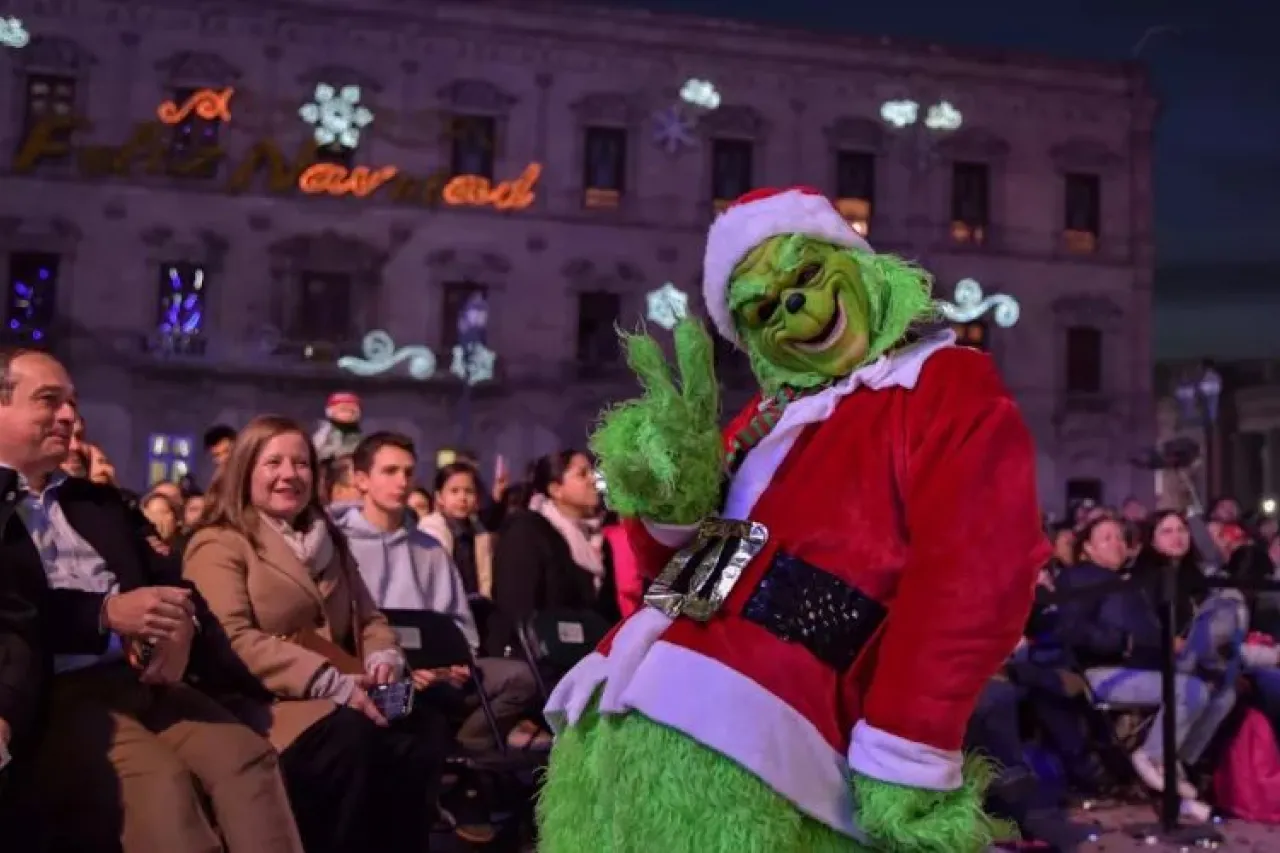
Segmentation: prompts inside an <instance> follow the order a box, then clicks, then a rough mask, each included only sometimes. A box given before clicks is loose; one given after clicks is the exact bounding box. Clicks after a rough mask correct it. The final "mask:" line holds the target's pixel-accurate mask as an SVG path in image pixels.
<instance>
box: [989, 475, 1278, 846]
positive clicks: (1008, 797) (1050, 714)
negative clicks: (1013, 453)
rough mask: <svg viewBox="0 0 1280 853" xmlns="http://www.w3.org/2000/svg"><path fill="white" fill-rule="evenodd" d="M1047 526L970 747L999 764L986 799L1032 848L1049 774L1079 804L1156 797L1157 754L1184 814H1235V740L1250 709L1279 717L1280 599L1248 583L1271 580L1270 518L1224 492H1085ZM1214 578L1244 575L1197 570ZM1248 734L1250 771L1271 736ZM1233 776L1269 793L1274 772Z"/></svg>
mask: <svg viewBox="0 0 1280 853" xmlns="http://www.w3.org/2000/svg"><path fill="white" fill-rule="evenodd" d="M1047 532H1048V535H1049V537H1050V539H1051V541H1052V544H1053V547H1054V558H1053V560H1052V561H1051V562H1050V564H1049V565H1047V566H1046V567H1045V568H1044V570H1043V571H1042V573H1041V576H1040V582H1039V587H1038V589H1037V603H1036V606H1035V609H1034V610H1033V612H1032V615H1031V618H1030V620H1029V622H1028V625H1027V629H1026V632H1025V635H1024V637H1023V639H1022V641H1021V642H1020V643H1019V645H1018V647H1017V649H1016V650H1015V651H1014V653H1013V654H1012V655H1011V657H1010V659H1009V661H1008V663H1007V665H1006V666H1005V667H1004V669H1003V671H1002V672H1001V673H1000V674H999V675H998V676H997V677H996V678H995V679H993V680H992V682H991V683H990V684H989V685H988V688H987V690H986V691H985V693H984V695H983V697H982V699H981V701H980V703H979V706H978V709H977V711H976V712H975V714H974V717H973V720H972V724H971V727H970V741H971V743H970V746H971V747H972V748H974V749H981V750H983V751H986V752H988V753H989V754H991V755H992V756H993V757H995V758H996V759H997V761H998V762H999V763H1000V764H1001V765H1002V767H1003V772H1002V774H1001V775H1000V777H999V779H998V781H997V783H996V785H995V786H994V788H993V791H992V795H993V796H992V799H993V807H994V808H995V809H996V810H997V811H998V812H1002V813H1004V814H1005V816H1006V817H1010V818H1012V819H1014V820H1015V821H1018V822H1019V823H1022V824H1023V826H1024V835H1025V836H1026V837H1027V838H1028V839H1029V840H1028V841H1027V842H1024V844H1025V843H1031V844H1040V843H1043V842H1044V839H1043V838H1040V839H1037V837H1036V836H1037V834H1038V830H1037V824H1036V819H1035V818H1034V817H1032V815H1034V814H1035V813H1037V811H1042V809H1043V807H1044V806H1045V802H1044V798H1043V796H1038V794H1042V793H1043V791H1044V785H1043V783H1044V782H1045V781H1046V779H1049V780H1055V781H1057V782H1059V783H1060V784H1059V785H1058V786H1057V789H1056V790H1057V791H1058V792H1059V793H1060V794H1062V795H1063V796H1064V797H1076V798H1081V799H1084V800H1088V799H1096V798H1098V797H1102V796H1107V795H1113V794H1116V793H1117V792H1119V791H1123V792H1124V793H1125V794H1131V793H1136V792H1135V791H1133V789H1132V787H1131V785H1137V786H1138V787H1139V788H1140V789H1145V790H1146V791H1147V792H1148V793H1158V792H1161V791H1163V789H1164V780H1165V772H1164V765H1165V762H1167V761H1174V762H1176V765H1177V779H1178V780H1179V781H1178V789H1177V792H1178V796H1179V798H1180V800H1181V816H1182V818H1183V819H1184V820H1188V821H1192V822H1206V821H1209V820H1211V819H1212V816H1213V815H1214V813H1215V811H1218V812H1228V813H1229V812H1232V811H1234V810H1235V809H1234V804H1233V802H1232V799H1233V797H1238V796H1239V794H1240V791H1239V785H1240V784H1241V782H1242V780H1241V778H1240V777H1241V773H1240V770H1241V769H1242V768H1241V767H1240V766H1239V761H1240V760H1241V755H1240V753H1239V752H1238V751H1237V752H1235V753H1233V752H1232V744H1233V743H1234V742H1236V740H1237V739H1238V738H1240V737H1241V734H1242V726H1243V723H1244V722H1245V721H1246V720H1247V719H1248V716H1247V715H1254V716H1255V717H1256V719H1258V720H1262V719H1265V720H1267V721H1269V723H1270V726H1268V727H1267V728H1268V729H1272V728H1275V727H1280V670H1277V668H1276V665H1277V661H1278V660H1280V654H1278V653H1277V648H1276V640H1277V638H1280V597H1278V596H1277V594H1276V593H1273V592H1268V591H1262V592H1257V591H1251V590H1247V587H1248V582H1250V581H1260V580H1274V579H1276V578H1277V577H1280V539H1278V538H1277V522H1276V519H1275V518H1274V517H1272V516H1265V515H1258V516H1255V517H1253V518H1248V519H1246V518H1243V517H1242V515H1241V511H1240V506H1239V504H1238V503H1237V502H1236V501H1234V500H1232V499H1229V498H1222V499H1219V500H1217V501H1215V502H1214V503H1213V504H1212V505H1211V506H1210V507H1209V509H1208V512H1207V513H1206V514H1205V515H1204V516H1203V517H1199V516H1196V515H1192V516H1191V517H1188V515H1187V514H1185V513H1184V512H1181V511H1179V510H1176V509H1162V510H1159V511H1154V512H1153V511H1150V510H1149V509H1148V508H1147V507H1146V506H1144V505H1143V504H1142V503H1141V502H1139V501H1137V500H1132V499H1131V500H1128V501H1125V502H1124V504H1123V505H1122V506H1121V507H1119V508H1109V507H1104V506H1099V505H1096V504H1094V503H1091V502H1085V503H1082V504H1081V505H1080V506H1078V507H1075V508H1073V512H1072V514H1071V518H1069V519H1068V520H1066V521H1064V522H1061V523H1056V524H1052V525H1049V526H1048V529H1047ZM1197 543H1199V546H1200V547H1198V546H1197ZM1171 572H1172V573H1176V576H1177V579H1178V583H1177V590H1178V592H1177V594H1176V599H1175V601H1174V606H1175V611H1174V612H1175V614H1176V618H1175V620H1174V630H1175V632H1176V637H1177V639H1176V640H1175V642H1174V647H1173V652H1174V656H1175V667H1176V674H1175V694H1174V702H1173V704H1174V708H1173V714H1174V719H1175V733H1176V734H1175V738H1174V742H1175V746H1176V749H1177V754H1176V755H1175V756H1167V755H1165V754H1164V740H1163V714H1164V713H1166V711H1167V709H1165V708H1163V707H1162V698H1163V697H1162V693H1161V675H1160V669H1161V663H1162V655H1163V654H1164V650H1165V646H1166V644H1165V642H1164V636H1163V629H1162V622H1161V618H1160V612H1159V608H1160V607H1161V601H1162V600H1163V599H1162V592H1161V590H1162V586H1161V582H1162V579H1163V578H1165V577H1166V576H1167V575H1168V574H1169V573H1171ZM1215 576H1216V577H1218V578H1220V579H1222V580H1239V581H1243V582H1245V583H1244V585H1245V586H1246V591H1243V592H1242V591H1239V590H1235V589H1221V588H1210V587H1209V586H1208V585H1207V584H1206V583H1205V578H1208V577H1215ZM1121 579H1124V580H1126V581H1127V582H1125V583H1120V584H1118V585H1117V583H1116V582H1117V581H1120V580H1121ZM1104 585H1105V588H1104ZM1090 587H1099V590H1098V592H1096V593H1094V594H1090V592H1089V591H1088V590H1089V588H1090ZM1163 589H1168V587H1167V586H1165V587H1163ZM1119 712H1123V714H1124V716H1123V718H1122V717H1120V716H1117V714H1118V713H1119ZM1126 729H1128V731H1126ZM1241 743H1244V741H1241ZM1247 743H1248V749H1249V750H1250V751H1251V754H1247V755H1245V756H1244V759H1245V760H1247V762H1249V763H1250V764H1251V766H1252V768H1253V769H1254V770H1256V768H1258V767H1263V766H1280V752H1277V750H1276V747H1275V740H1274V732H1272V731H1270V730H1269V731H1267V732H1266V736H1265V737H1262V738H1257V737H1254V738H1251V739H1249V740H1248V741H1247ZM1264 750H1265V754H1259V753H1260V752H1261V751H1264ZM1117 759H1118V760H1117ZM1230 761H1235V762H1237V764H1236V766H1234V767H1228V766H1226V765H1227V764H1228V762H1230ZM1224 771H1227V772H1228V776H1227V777H1226V778H1227V779H1228V780H1229V781H1232V782H1233V784H1234V787H1232V789H1231V790H1229V791H1228V790H1223V788H1224V786H1223V785H1222V784H1221V783H1222V782H1223V781H1224V775H1223V773H1224ZM1231 774H1234V777H1232V775H1231ZM1244 775H1245V776H1247V778H1245V779H1244V780H1243V784H1245V785H1247V786H1251V787H1253V788H1255V789H1257V790H1255V792H1254V793H1255V794H1257V796H1255V797H1253V798H1252V799H1253V800H1254V801H1257V800H1259V799H1261V800H1264V801H1265V800H1269V801H1270V802H1273V803H1280V776H1270V777H1268V776H1265V775H1260V774H1258V773H1256V772H1252V771H1250V772H1247V773H1245V774H1244ZM1033 780H1034V781H1035V782H1036V783H1037V785H1034V786H1033V785H1031V784H1030V783H1031V782H1032V781H1033ZM1273 814H1280V812H1274V813H1273ZM1247 816H1249V817H1258V816H1259V815H1247ZM1028 823H1029V824H1030V825H1028ZM1039 834H1042V835H1053V833H1052V832H1049V833H1039Z"/></svg>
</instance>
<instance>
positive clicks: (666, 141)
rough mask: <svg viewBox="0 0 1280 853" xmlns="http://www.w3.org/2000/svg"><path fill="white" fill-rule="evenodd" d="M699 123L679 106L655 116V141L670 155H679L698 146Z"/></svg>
mask: <svg viewBox="0 0 1280 853" xmlns="http://www.w3.org/2000/svg"><path fill="white" fill-rule="evenodd" d="M696 132H697V122H696V121H695V120H694V119H693V117H692V116H690V115H688V114H687V113H686V112H685V111H684V110H683V109H681V107H680V105H679V104H672V105H671V106H669V107H667V108H666V109H661V110H658V111H657V112H656V113H654V114H653V141H654V143H655V144H656V145H657V146H658V147H659V148H661V149H662V150H663V151H665V152H667V153H668V154H679V153H680V152H681V151H684V150H685V149H686V148H692V147H694V146H695V145H697V144H698V141H697V137H696Z"/></svg>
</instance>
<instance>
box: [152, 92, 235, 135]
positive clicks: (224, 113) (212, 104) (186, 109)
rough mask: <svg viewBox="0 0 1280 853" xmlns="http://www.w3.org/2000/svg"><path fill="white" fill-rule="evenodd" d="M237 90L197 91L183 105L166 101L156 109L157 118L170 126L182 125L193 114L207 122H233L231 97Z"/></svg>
mask: <svg viewBox="0 0 1280 853" xmlns="http://www.w3.org/2000/svg"><path fill="white" fill-rule="evenodd" d="M235 93H236V90H235V89H234V88H232V87H230V86H228V87H227V88H225V89H197V90H196V91H195V92H193V93H192V94H191V95H190V97H188V98H187V99H186V100H185V101H183V102H182V103H181V104H178V103H175V102H174V101H165V102H164V103H162V104H160V106H159V107H157V108H156V116H157V117H158V118H159V119H160V121H161V122H163V123H164V124H168V125H175V124H182V122H184V121H186V120H187V118H188V117H189V116H191V115H192V114H193V113H194V114H195V116H196V117H197V118H202V119H204V120H205V121H221V122H230V121H231V96H232V95H234V94H235Z"/></svg>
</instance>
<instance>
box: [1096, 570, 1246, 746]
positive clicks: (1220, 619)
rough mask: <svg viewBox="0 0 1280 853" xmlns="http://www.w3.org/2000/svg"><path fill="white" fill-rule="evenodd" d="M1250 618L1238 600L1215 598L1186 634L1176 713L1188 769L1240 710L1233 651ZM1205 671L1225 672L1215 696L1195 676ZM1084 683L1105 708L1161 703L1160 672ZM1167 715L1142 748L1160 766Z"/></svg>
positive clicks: (1108, 674) (1102, 676)
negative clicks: (1107, 704) (1233, 712)
mask: <svg viewBox="0 0 1280 853" xmlns="http://www.w3.org/2000/svg"><path fill="white" fill-rule="evenodd" d="M1247 618H1248V614H1247V611H1246V610H1245V609H1244V607H1243V606H1242V604H1241V601H1240V598H1239V596H1238V595H1232V594H1225V595H1224V594H1215V595H1212V596H1210V597H1209V598H1208V599H1206V600H1205V602H1204V603H1203V604H1202V605H1201V606H1200V609H1199V610H1198V611H1197V612H1196V616H1195V619H1193V620H1192V623H1191V627H1190V629H1188V631H1187V639H1186V643H1185V644H1184V646H1183V649H1182V653H1181V654H1180V655H1179V656H1178V660H1177V662H1176V665H1177V668H1178V672H1177V674H1176V675H1175V680H1174V687H1175V689H1174V708H1173V715H1174V729H1175V731H1176V735H1175V738H1174V742H1175V743H1176V744H1177V747H1178V758H1179V759H1180V760H1181V761H1183V762H1185V763H1187V764H1194V763H1196V762H1197V761H1198V760H1200V756H1201V755H1203V754H1204V751H1205V749H1206V748H1207V747H1208V746H1209V742H1210V741H1212V740H1213V736H1214V733H1216V732H1217V730H1218V727H1219V726H1221V725H1222V723H1223V721H1224V720H1225V719H1226V718H1227V716H1228V715H1229V714H1230V713H1231V708H1232V707H1233V706H1234V705H1235V702H1236V692H1235V680H1236V677H1237V676H1238V675H1239V669H1240V668H1239V659H1238V657H1237V656H1236V654H1235V652H1234V650H1233V649H1234V647H1238V645H1239V643H1240V640H1241V639H1242V638H1243V637H1244V633H1245V631H1246V630H1247V628H1248V625H1247V623H1246V620H1247ZM1224 648H1225V649H1226V653H1225V654H1224V653H1223V650H1224ZM1201 668H1207V669H1213V670H1217V671H1221V672H1222V674H1223V679H1222V680H1223V686H1222V687H1220V688H1218V689H1216V690H1215V689H1214V688H1212V687H1210V685H1209V684H1208V683H1207V682H1205V681H1204V680H1203V679H1201V678H1198V677H1196V676H1195V675H1192V674H1191V673H1193V672H1196V671H1197V670H1199V669H1201ZM1085 678H1086V679H1088V681H1089V686H1090V688H1091V689H1092V690H1093V695H1094V696H1095V697H1096V698H1097V699H1099V700H1101V701H1103V702H1114V703H1117V704H1124V705H1151V706H1156V705H1160V703H1161V694H1160V672H1159V670H1153V669H1126V668H1124V667H1097V668H1094V669H1090V670H1088V671H1087V672H1085ZM1165 711H1166V709H1165V708H1161V709H1160V712H1159V713H1158V714H1156V718H1155V720H1154V721H1153V722H1152V724H1151V729H1150V731H1149V732H1148V733H1147V739H1146V742H1145V743H1144V744H1143V745H1142V750H1143V752H1145V753H1146V754H1147V756H1148V757H1150V758H1151V760H1152V761H1154V762H1156V763H1161V762H1162V761H1163V760H1164V735H1163V731H1164V728H1163V727H1164V714H1165Z"/></svg>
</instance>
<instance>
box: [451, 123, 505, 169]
mask: <svg viewBox="0 0 1280 853" xmlns="http://www.w3.org/2000/svg"><path fill="white" fill-rule="evenodd" d="M448 135H449V171H450V173H451V174H453V175H478V176H479V177H482V178H488V179H489V180H493V160H494V156H493V155H494V150H495V149H496V148H497V139H498V121H497V119H495V118H494V117H493V116H484V115H465V114H455V115H453V117H452V118H451V120H450V122H449V134H448Z"/></svg>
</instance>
